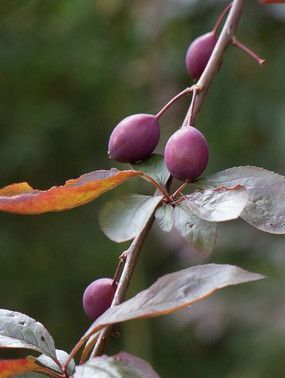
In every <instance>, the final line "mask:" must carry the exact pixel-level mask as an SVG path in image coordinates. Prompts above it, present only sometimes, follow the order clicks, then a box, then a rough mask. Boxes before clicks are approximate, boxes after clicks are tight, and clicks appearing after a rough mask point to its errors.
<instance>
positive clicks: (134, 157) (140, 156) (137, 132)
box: [108, 114, 160, 163]
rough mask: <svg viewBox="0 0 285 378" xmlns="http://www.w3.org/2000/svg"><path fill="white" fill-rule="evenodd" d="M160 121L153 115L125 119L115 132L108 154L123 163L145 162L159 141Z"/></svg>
mask: <svg viewBox="0 0 285 378" xmlns="http://www.w3.org/2000/svg"><path fill="white" fill-rule="evenodd" d="M159 136H160V128H159V124H158V120H157V118H156V117H155V116H154V115H151V114H134V115H131V116H129V117H127V118H125V119H123V120H122V121H121V122H120V123H119V124H118V125H117V126H116V127H115V128H114V130H113V132H112V134H111V136H110V140H109V145H108V154H109V157H110V158H111V159H113V160H117V161H120V162H122V163H124V162H129V163H135V162H136V161H139V160H145V159H146V158H147V157H148V156H149V155H150V154H151V153H152V152H153V150H154V149H155V147H156V146H157V143H158V141H159Z"/></svg>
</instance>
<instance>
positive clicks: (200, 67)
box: [185, 32, 218, 80]
mask: <svg viewBox="0 0 285 378" xmlns="http://www.w3.org/2000/svg"><path fill="white" fill-rule="evenodd" d="M217 40H218V38H217V36H216V34H215V33H214V32H209V33H206V34H203V35H201V36H200V37H198V38H196V39H195V40H194V41H193V42H192V43H191V45H190V46H189V48H188V50H187V53H186V58H185V62H186V68H187V71H188V72H189V74H190V75H192V77H193V78H194V79H196V80H198V79H199V78H200V76H201V75H202V73H203V71H204V69H205V68H206V65H207V63H208V60H209V59H210V56H211V54H212V52H213V50H214V47H215V46H216V43H217Z"/></svg>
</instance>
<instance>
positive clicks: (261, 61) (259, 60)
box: [232, 37, 265, 66]
mask: <svg viewBox="0 0 285 378" xmlns="http://www.w3.org/2000/svg"><path fill="white" fill-rule="evenodd" d="M232 45H233V46H235V47H237V48H238V49H240V50H242V51H243V52H245V53H246V54H248V55H249V56H250V57H252V58H253V59H254V60H255V61H256V62H257V63H258V64H259V65H260V66H262V65H263V64H264V63H265V59H263V58H261V57H260V56H259V55H257V54H256V53H255V52H254V51H252V50H251V49H250V48H249V47H247V46H245V45H244V44H243V43H241V42H240V41H239V40H238V39H236V37H233V38H232Z"/></svg>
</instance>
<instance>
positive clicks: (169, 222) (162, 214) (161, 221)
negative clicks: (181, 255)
mask: <svg viewBox="0 0 285 378" xmlns="http://www.w3.org/2000/svg"><path fill="white" fill-rule="evenodd" d="M173 211H174V207H173V206H171V205H169V204H163V205H162V206H160V207H159V208H158V209H157V210H156V212H155V220H156V222H157V224H158V225H159V227H160V228H161V230H162V231H164V232H170V231H171V230H172V227H173Z"/></svg>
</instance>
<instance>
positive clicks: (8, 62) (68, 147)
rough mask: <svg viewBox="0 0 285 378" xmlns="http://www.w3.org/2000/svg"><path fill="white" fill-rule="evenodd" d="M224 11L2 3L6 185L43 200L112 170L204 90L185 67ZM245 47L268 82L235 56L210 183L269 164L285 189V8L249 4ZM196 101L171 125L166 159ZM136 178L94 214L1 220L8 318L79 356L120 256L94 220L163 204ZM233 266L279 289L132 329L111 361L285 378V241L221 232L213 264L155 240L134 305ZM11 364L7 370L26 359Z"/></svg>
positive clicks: (86, 210) (231, 294)
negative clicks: (114, 136) (123, 152)
mask: <svg viewBox="0 0 285 378" xmlns="http://www.w3.org/2000/svg"><path fill="white" fill-rule="evenodd" d="M226 3H227V2H224V1H214V0H212V1H206V0H204V1H202V0H200V1H199V0H197V1H193V0H192V1H191V0H153V1H149V0H125V1H124V0H95V1H94V0H72V1H71V0H48V1H46V0H32V1H28V0H1V1H0V127H1V139H0V162H1V164H0V186H5V185H7V184H9V183H13V182H20V181H28V182H29V183H30V184H31V185H32V186H34V187H36V188H40V189H45V188H48V187H50V186H53V185H59V184H62V183H63V182H64V181H65V180H66V179H69V178H76V177H78V176H79V175H80V174H82V173H85V172H89V171H92V170H96V169H104V168H110V167H111V166H116V167H119V168H121V167H123V165H121V166H120V165H117V164H116V163H113V162H111V161H109V159H108V157H107V153H106V150H107V141H108V137H109V135H110V133H111V130H112V129H113V127H114V126H115V125H116V123H118V121H120V120H121V119H122V118H124V117H125V116H127V115H129V114H134V113H138V112H150V113H155V112H157V111H158V110H159V109H160V107H161V106H162V105H163V104H164V103H166V102H167V100H168V99H169V98H171V97H172V96H173V95H174V94H175V93H177V92H178V91H180V90H181V89H183V88H184V87H186V86H189V85H190V84H191V79H190V78H189V76H188V74H187V73H186V69H185V66H184V56H185V51H186V49H187V47H188V45H189V43H190V42H191V40H193V38H195V37H197V36H198V35H200V34H202V33H205V32H207V31H209V30H210V28H211V27H212V26H213V24H214V22H215V20H216V18H217V16H218V15H219V13H220V11H221V9H222V8H223V6H224V5H225V4H226ZM247 3H248V4H247V7H246V9H245V11H244V15H243V18H242V22H241V24H240V27H239V33H238V36H239V38H240V39H241V40H242V41H245V42H246V43H247V44H248V45H249V46H251V47H252V48H253V49H254V50H256V51H257V52H259V53H260V54H261V55H262V56H264V57H265V58H266V59H267V63H266V65H265V66H264V67H263V68H262V69H261V68H260V67H258V66H257V65H256V63H255V62H254V61H252V60H251V59H250V58H249V57H248V56H246V55H244V54H243V53H242V52H240V51H238V50H236V49H234V48H230V49H229V50H228V52H227V54H226V56H225V59H224V64H223V67H222V70H221V71H220V73H219V74H218V76H217V77H216V79H215V82H214V84H213V86H212V88H211V90H210V93H209V97H208V99H207V102H206V103H205V105H204V107H203V109H202V112H201V116H200V118H199V124H198V126H199V128H200V129H201V130H202V131H203V132H204V133H205V135H206V137H207V139H208V141H209V144H210V151H211V159H210V163H209V166H208V168H207V173H213V172H216V171H218V170H222V169H225V168H228V167H231V166H236V165H247V164H251V165H257V166H262V167H264V168H267V169H270V170H274V171H276V172H279V173H281V174H285V161H284V160H285V159H284V157H285V150H284V145H285V74H284V66H285V49H284V35H285V5H280V6H277V5H273V6H266V7H265V6H264V7H262V6H260V5H259V3H258V2H257V1H253V0H252V1H248V2H247ZM188 105H189V99H182V100H181V101H180V102H179V104H176V105H175V106H174V107H173V108H172V110H170V111H169V112H168V114H167V115H165V116H164V117H163V119H162V139H161V144H160V146H159V148H158V151H159V152H162V151H163V145H164V143H165V141H166V140H167V138H168V137H169V136H170V135H171V134H172V133H173V131H174V130H175V129H176V128H178V127H179V126H180V124H181V122H182V120H183V117H184V115H185V112H186V110H187V107H188ZM151 191H152V188H151V187H150V186H148V185H147V184H142V182H141V181H139V180H136V179H134V180H133V181H130V182H129V183H125V184H123V185H122V186H120V187H119V188H117V189H115V190H114V191H113V192H111V193H107V194H105V195H104V196H103V197H101V198H99V199H98V200H96V201H95V202H93V203H91V204H89V205H86V206H84V207H81V208H77V209H74V210H71V211H68V212H64V213H55V214H46V215H41V216H17V215H9V214H4V213H1V214H0V307H1V308H8V309H12V310H17V311H21V312H24V313H26V314H28V315H30V316H32V317H34V318H36V319H37V320H39V321H41V322H42V323H43V324H45V326H46V327H47V328H48V329H49V331H50V332H51V333H52V335H53V336H54V338H55V340H56V344H57V347H58V348H61V349H65V350H68V351H69V350H70V349H71V348H72V346H73V345H74V343H75V342H76V341H77V340H78V339H79V337H80V336H81V335H82V334H83V333H84V331H85V329H86V328H87V327H88V326H89V324H90V323H89V321H88V319H86V317H85V315H84V313H83V310H82V306H81V296H82V292H83V290H84V288H85V287H86V285H87V284H89V283H90V282H91V281H92V280H94V279H96V278H98V277H102V276H103V277H104V276H107V277H108V276H112V274H113V272H114V269H115V265H116V263H117V259H118V256H119V254H120V253H121V252H122V251H123V250H124V248H126V246H127V244H123V245H116V244H114V243H112V242H111V241H109V240H108V239H107V238H106V237H105V236H104V235H103V234H102V232H101V231H100V229H99V225H98V222H97V213H98V210H99V207H100V205H101V204H102V203H103V202H104V201H106V200H107V199H108V198H111V197H112V196H116V195H118V193H125V192H140V193H151ZM207 262H218V263H233V264H237V265H240V266H242V267H243V268H246V269H249V270H252V271H256V272H259V273H263V274H266V275H268V276H269V277H270V278H269V279H267V280H265V281H263V282H258V283H252V284H247V285H244V286H241V287H233V288H228V289H226V290H224V291H222V292H221V293H219V294H216V295H215V296H213V297H211V298H209V299H207V300H204V301H203V302H201V303H200V304H196V305H194V306H193V308H191V309H188V310H184V311H180V312H179V313H177V314H175V315H171V316H166V317H163V318H156V319H150V320H140V321H131V322H129V323H126V324H124V325H122V326H120V328H119V330H120V334H121V335H120V337H118V338H114V339H113V340H112V342H111V343H110V345H109V347H108V350H107V352H108V353H109V354H111V353H116V352H118V351H120V350H126V351H128V352H130V353H133V354H134V355H137V356H140V357H142V358H145V359H147V360H148V361H150V362H151V363H152V364H153V366H154V368H155V369H156V370H157V371H158V373H159V374H160V375H161V376H162V377H163V378H174V377H175V378H176V377H177V378H188V377H192V378H205V377H210V376H211V377H212V378H215V377H219V378H221V377H226V378H282V377H284V375H285V359H284V354H285V302H284V283H285V273H284V268H285V241H284V237H281V236H273V235H268V234H263V233H261V232H259V231H257V230H255V229H254V228H252V227H251V226H249V225H248V224H245V223H244V222H242V221H235V222H230V223H227V224H221V225H220V228H219V236H218V240H217V244H216V248H215V252H214V254H213V255H212V256H211V257H209V258H208V259H205V258H203V257H201V256H200V255H199V254H198V253H197V252H195V251H193V250H192V248H191V246H189V245H187V244H186V243H185V242H184V241H183V240H181V239H180V238H179V237H178V236H177V234H176V233H175V232H171V233H170V234H161V233H160V232H159V231H158V230H157V229H156V228H154V229H153V232H152V233H151V235H150V237H149V239H148V242H147V244H146V246H145V248H144V254H143V257H142V259H141V261H140V263H139V266H138V269H137V272H136V277H135V279H134V280H133V283H132V287H131V290H130V295H131V294H132V293H135V292H137V291H139V290H142V289H143V288H145V287H147V286H148V285H150V284H151V283H153V282H154V280H155V279H156V278H157V277H159V276H160V275H162V274H165V273H168V272H172V271H175V270H178V269H182V268H184V267H188V266H190V265H193V264H200V263H207ZM14 355H15V353H14V352H12V351H11V352H9V353H8V352H5V353H4V352H1V354H0V357H7V356H14Z"/></svg>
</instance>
